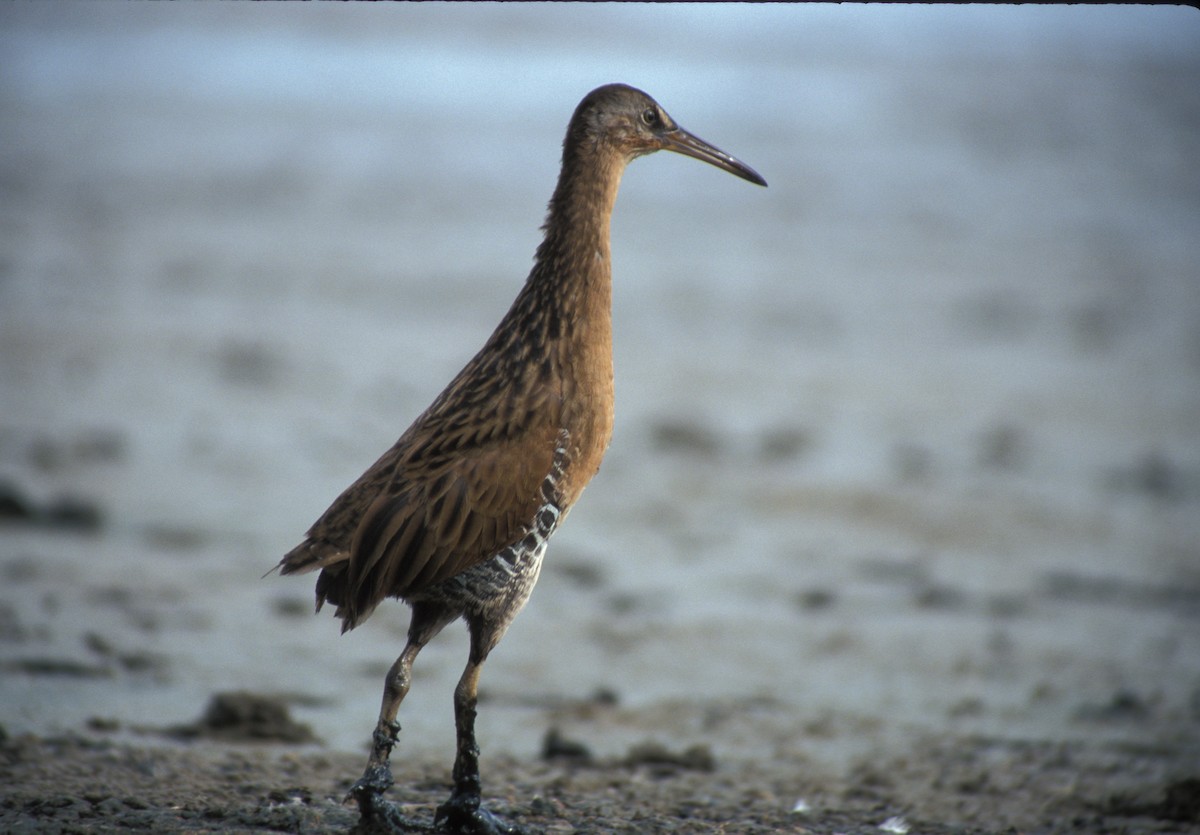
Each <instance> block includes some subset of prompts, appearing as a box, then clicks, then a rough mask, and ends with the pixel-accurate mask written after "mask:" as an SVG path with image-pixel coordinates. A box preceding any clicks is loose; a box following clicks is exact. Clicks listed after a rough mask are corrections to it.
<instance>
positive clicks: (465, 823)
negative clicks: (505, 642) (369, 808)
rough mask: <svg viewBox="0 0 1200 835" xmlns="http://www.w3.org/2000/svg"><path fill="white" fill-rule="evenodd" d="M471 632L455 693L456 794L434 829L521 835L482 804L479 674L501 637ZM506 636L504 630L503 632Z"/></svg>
mask: <svg viewBox="0 0 1200 835" xmlns="http://www.w3.org/2000/svg"><path fill="white" fill-rule="evenodd" d="M467 626H468V628H469V629H470V632H471V657H470V659H469V660H468V661H467V667H466V669H465V670H463V674H462V678H460V679H459V681H458V686H457V687H456V688H455V689H454V726H455V730H456V731H457V735H458V750H457V752H456V753H455V756H454V790H453V791H452V792H451V793H450V799H449V800H447V801H446V802H445V803H443V804H442V805H441V806H439V807H438V809H437V814H436V816H435V817H434V825H435V826H438V827H444V828H445V829H446V830H447V831H449V832H456V833H463V835H521V829H520V827H517V826H514V825H512V824H508V823H504V822H503V821H502V820H500V819H499V818H497V817H496V816H495V815H493V814H492V813H491V812H489V811H488V810H487V809H484V808H483V807H482V806H481V805H480V803H481V800H482V782H481V780H480V777H479V746H478V745H477V744H476V742H475V705H476V702H477V700H478V692H479V672H480V670H481V669H482V668H483V662H484V660H485V659H486V658H487V655H488V653H489V652H490V651H491V650H492V648H493V647H494V646H495V645H496V642H497V641H499V639H500V636H499V635H498V634H495V631H494V630H490V629H488V628H487V627H486V626H484V625H483V624H482V623H480V622H478V621H471V620H469V621H468V622H467ZM500 631H501V632H503V628H501V630H500Z"/></svg>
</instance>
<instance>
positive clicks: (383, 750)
mask: <svg viewBox="0 0 1200 835" xmlns="http://www.w3.org/2000/svg"><path fill="white" fill-rule="evenodd" d="M445 623H446V618H445V617H444V616H430V613H429V612H427V611H425V610H424V609H423V608H422V607H419V606H414V607H413V615H412V621H411V623H410V624H409V627H408V643H407V644H406V645H405V647H404V651H403V652H402V653H400V657H399V658H397V659H396V661H395V663H394V664H392V667H391V669H389V670H388V673H387V678H385V679H384V684H383V703H382V705H381V706H380V708H379V721H378V722H376V723H375V731H374V733H372V734H371V740H372V744H371V756H370V757H369V758H368V760H367V768H366V770H365V771H363V775H362V777H359V778H358V780H357V781H356V782H355V783H354V785H353V786H351V787H350V791H349V792H348V793H347V794H346V801H349V800H355V801H357V802H358V808H359V812H360V813H361V815H362V817H363V818H364V819H367V820H379V821H381V822H383V823H385V824H389V823H390V824H391V828H393V829H397V830H398V829H399V828H400V819H399V817H398V816H397V814H396V812H395V810H394V809H393V808H392V807H391V806H390V805H389V804H388V803H387V802H386V801H384V799H383V793H384V792H386V791H387V790H388V789H389V788H391V786H392V769H391V766H390V765H389V759H390V758H391V754H392V748H394V747H395V745H396V738H397V736H398V735H399V733H400V723H399V722H397V721H396V714H397V712H399V710H400V703H401V702H402V701H404V697H405V696H407V695H408V690H409V687H410V686H411V684H412V665H413V661H415V660H416V657H417V653H419V652H420V651H421V648H422V647H424V646H425V644H427V643H429V641H431V640H432V639H433V636H434V635H436V634H437V633H438V632H439V631H441V629H442V627H443V626H444V625H445Z"/></svg>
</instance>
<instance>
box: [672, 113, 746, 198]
mask: <svg viewBox="0 0 1200 835" xmlns="http://www.w3.org/2000/svg"><path fill="white" fill-rule="evenodd" d="M662 140H663V150H664V151H674V152H675V153H677V154H683V155H684V156H689V157H694V158H695V159H698V160H703V161H704V162H707V163H708V164H709V165H715V166H716V167H717V168H720V169H722V170H724V171H728V172H729V173H730V174H736V175H737V176H739V177H741V178H742V179H743V180H749V181H750V182H752V183H754V184H755V185H760V186H765V185H766V184H767V181H766V180H764V179H763V178H762V176H761V175H760V174H759V173H758V172H757V171H755V170H754V169H753V168H751V167H750V166H749V165H746V163H744V162H742V161H741V160H740V159H736V158H734V157H731V156H730V155H729V154H727V153H725V152H724V151H722V150H721V149H720V148H716V147H714V146H712V145H709V144H708V143H707V142H705V141H704V140H703V139H701V138H700V137H698V136H695V135H694V134H690V133H688V132H687V131H686V130H684V129H683V128H680V127H676V128H675V130H672V131H667V132H666V133H664V134H662Z"/></svg>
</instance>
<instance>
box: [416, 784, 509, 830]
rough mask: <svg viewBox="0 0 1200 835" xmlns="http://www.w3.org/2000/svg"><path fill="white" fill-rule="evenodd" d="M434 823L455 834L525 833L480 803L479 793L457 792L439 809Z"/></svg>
mask: <svg viewBox="0 0 1200 835" xmlns="http://www.w3.org/2000/svg"><path fill="white" fill-rule="evenodd" d="M433 825H434V826H435V827H438V828H439V829H441V830H444V831H446V832H453V833H455V835H524V830H522V829H521V827H519V826H516V825H515V824H511V823H505V822H504V821H502V820H500V818H498V817H496V816H495V815H493V814H492V813H491V812H489V811H488V810H487V809H484V808H483V807H482V806H480V805H479V795H477V794H459V793H458V792H455V793H454V794H452V795H450V799H449V800H447V801H446V802H445V803H443V804H442V805H441V806H439V807H438V809H437V814H436V815H435V816H434V818H433Z"/></svg>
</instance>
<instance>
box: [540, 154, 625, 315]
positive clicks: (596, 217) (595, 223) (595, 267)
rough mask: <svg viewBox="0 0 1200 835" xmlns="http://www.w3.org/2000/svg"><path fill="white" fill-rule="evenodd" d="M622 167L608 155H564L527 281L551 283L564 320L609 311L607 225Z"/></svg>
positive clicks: (608, 236) (609, 258)
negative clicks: (598, 307)
mask: <svg viewBox="0 0 1200 835" xmlns="http://www.w3.org/2000/svg"><path fill="white" fill-rule="evenodd" d="M624 168H625V162H624V160H623V159H621V158H620V157H618V156H616V155H615V154H612V153H607V154H605V153H602V152H599V151H589V152H582V151H580V150H578V149H574V150H573V149H570V148H568V149H567V151H566V152H564V155H563V167H562V173H561V174H560V175H559V178H558V186H557V187H556V188H555V190H554V196H553V197H552V198H551V199H550V208H549V211H548V213H547V216H546V223H545V224H544V225H543V227H542V229H543V230H544V232H545V238H544V239H543V240H542V244H541V246H539V247H538V251H537V256H536V259H535V264H534V270H533V273H532V274H531V276H530V281H531V282H532V281H539V282H550V283H552V284H553V285H554V286H555V288H556V290H555V294H556V295H557V296H558V297H559V300H560V301H561V302H562V303H564V304H566V305H567V306H568V308H567V309H565V310H563V313H565V314H567V315H571V314H574V315H575V316H576V317H578V316H581V315H583V316H587V315H594V314H595V312H596V311H594V310H593V309H592V307H591V304H590V303H592V302H596V303H601V305H602V306H603V308H604V310H605V311H607V310H609V308H610V306H611V294H612V263H611V249H610V244H609V238H610V222H611V219H612V212H613V206H614V205H615V204H616V201H617V190H618V188H619V187H620V184H621V174H622V173H623V171H624ZM575 305H582V306H583V307H582V308H576V309H571V308H573V307H574V306H575Z"/></svg>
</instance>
